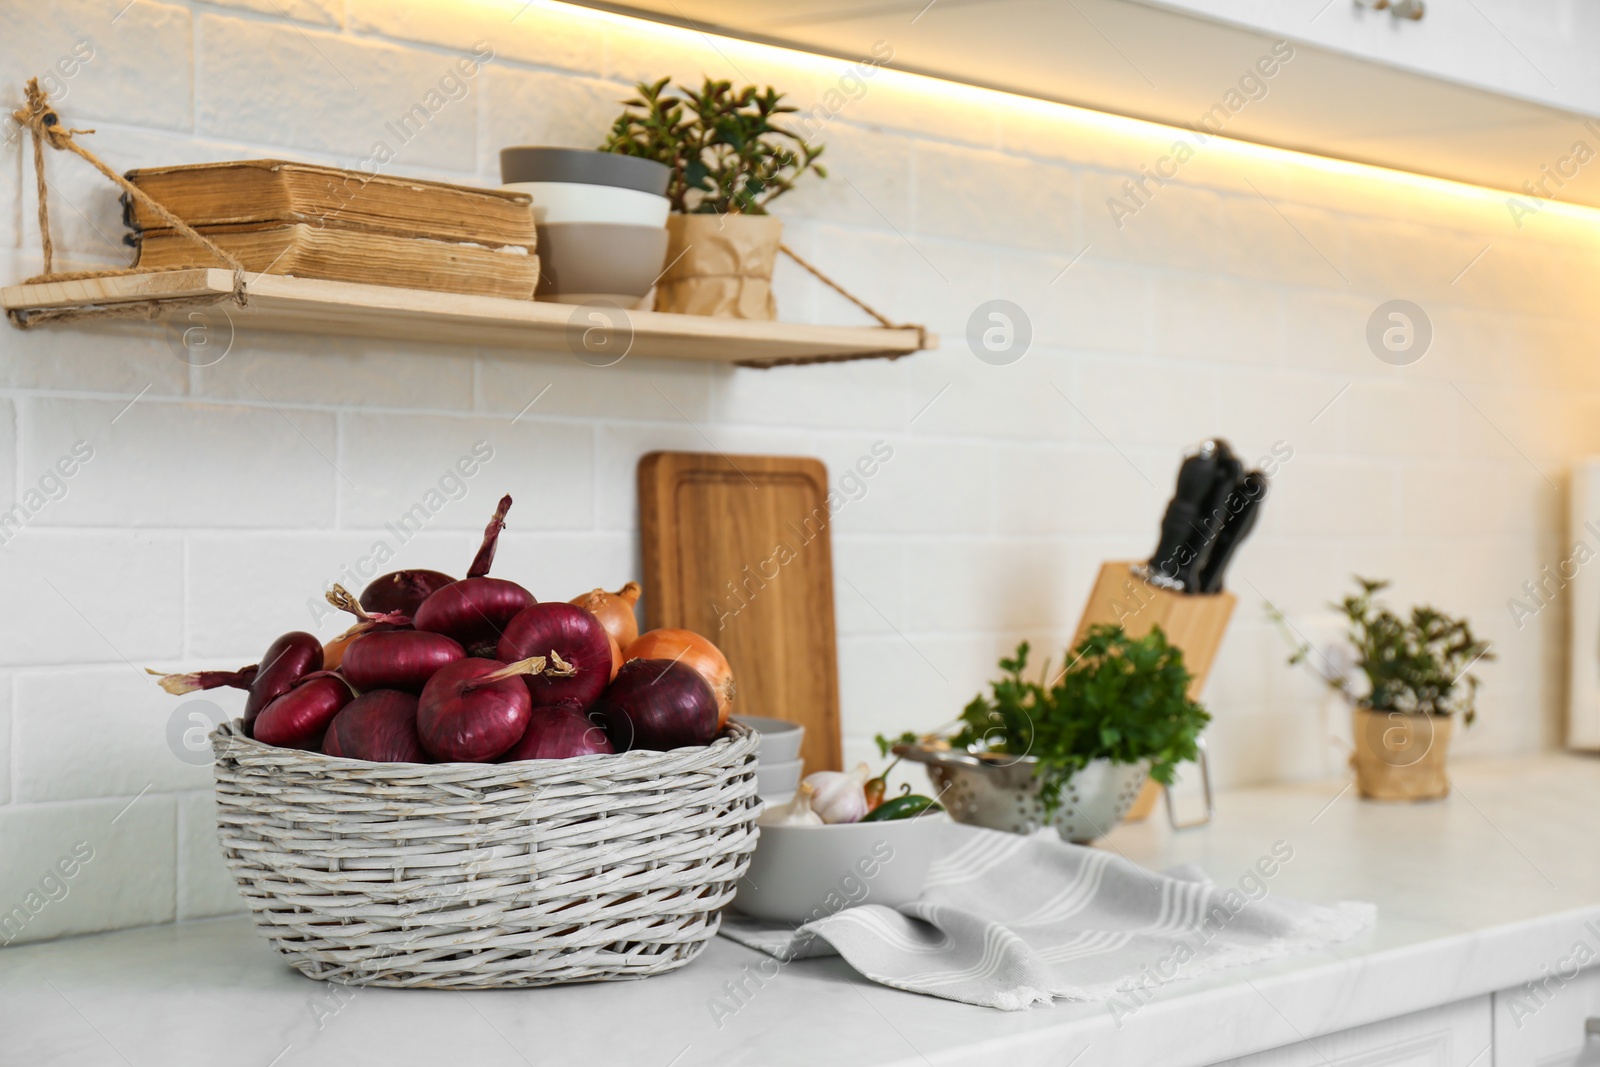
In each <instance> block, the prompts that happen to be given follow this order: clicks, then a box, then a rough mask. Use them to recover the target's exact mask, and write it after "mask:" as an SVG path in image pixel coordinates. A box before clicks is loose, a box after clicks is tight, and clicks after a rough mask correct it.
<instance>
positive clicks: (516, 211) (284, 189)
mask: <svg viewBox="0 0 1600 1067" xmlns="http://www.w3.org/2000/svg"><path fill="white" fill-rule="evenodd" d="M127 178H128V180H129V181H131V182H133V184H135V185H137V186H138V187H139V188H140V189H142V190H144V192H146V193H148V194H149V195H150V197H151V198H152V199H153V200H155V201H156V202H157V203H159V204H161V205H162V206H163V207H165V208H166V209H167V210H168V211H171V212H172V213H173V214H174V215H176V216H178V218H180V219H182V220H183V221H184V222H186V223H188V224H189V225H191V226H194V227H196V228H201V227H208V226H238V225H244V224H247V223H267V222H271V223H289V222H302V223H308V224H312V225H317V226H322V227H327V228H340V229H346V228H348V229H374V230H383V231H387V232H391V233H401V234H405V235H407V236H417V237H432V238H436V239H438V240H443V241H474V242H477V243H479V244H486V245H523V246H525V247H527V248H529V249H531V248H533V247H534V245H535V243H536V240H537V238H536V235H535V232H534V220H533V203H532V200H531V198H530V197H529V196H528V195H527V194H526V193H515V192H510V191H508V190H504V189H479V188H475V187H472V186H467V185H451V184H449V183H447V182H433V181H424V180H422V179H420V178H397V177H391V176H389V175H385V174H378V175H374V174H369V173H367V172H366V171H359V170H342V169H340V168H338V167H322V166H316V165H313V164H309V163H291V162H288V161H286V160H281V159H249V160H244V161H241V162H231V163H198V164H192V165H187V166H179V167H148V168H144V169H142V170H132V171H129V172H128V174H127ZM123 204H124V216H125V218H126V220H127V223H128V226H129V227H130V228H131V229H133V230H134V231H135V233H138V232H142V231H145V230H157V229H162V228H165V227H166V223H165V222H163V221H162V220H161V219H160V218H159V217H158V216H156V215H154V214H152V213H151V211H150V209H149V208H148V207H146V206H145V205H144V204H142V203H140V202H139V201H138V200H136V199H134V198H133V197H130V196H124V197H123Z"/></svg>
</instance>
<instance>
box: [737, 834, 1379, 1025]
mask: <svg viewBox="0 0 1600 1067" xmlns="http://www.w3.org/2000/svg"><path fill="white" fill-rule="evenodd" d="M941 845H942V848H941V857H942V858H940V859H938V860H936V861H934V864H933V866H932V868H931V869H930V870H929V872H928V880H927V883H926V885H925V887H924V888H923V891H922V896H921V897H920V898H919V899H918V900H917V901H916V902H914V903H912V904H908V905H905V906H902V907H900V908H888V907H884V906H882V905H877V904H872V903H871V902H870V901H871V895H870V887H869V889H868V895H867V898H866V902H865V903H862V904H861V905H860V906H857V907H848V908H843V909H842V910H838V911H834V912H833V913H832V914H826V915H824V916H823V917H822V918H819V919H817V920H815V921H812V922H809V923H806V924H805V925H803V926H801V927H799V928H798V929H795V928H791V927H786V926H774V925H773V924H771V923H766V922H762V921H759V920H754V919H751V918H749V917H746V916H742V915H739V914H738V913H737V912H734V911H731V910H730V911H729V912H727V913H726V914H725V915H724V916H723V923H722V931H721V932H722V934H723V936H725V937H730V938H732V939H733V940H735V941H737V942H739V943H741V944H744V945H748V946H750V947H751V948H756V949H760V950H761V951H763V952H766V953H768V954H769V955H772V956H775V957H777V958H778V959H779V960H785V961H786V960H789V959H801V958H805V957H808V956H821V955H833V954H835V953H837V954H839V955H842V956H843V957H844V958H845V960H846V961H847V962H848V963H849V964H850V965H851V966H852V967H854V968H855V969H856V970H858V971H860V972H861V973H862V974H863V975H865V976H866V977H868V978H870V979H872V980H873V981H875V982H881V983H883V984H884V985H888V986H894V987H895V988H897V989H907V990H911V991H912V992H916V993H927V994H930V995H932V996H936V997H944V998H946V999H948V1000H958V1001H962V1002H964V1003H967V1004H981V1005H985V1006H987V1007H992V1008H1002V1009H1005V1010H1017V1009H1020V1008H1027V1007H1030V1006H1032V1005H1034V1004H1045V1003H1049V1002H1050V1001H1051V1000H1052V998H1055V997H1066V998H1069V999H1073V1000H1105V1001H1109V1002H1110V1003H1109V1007H1110V1010H1111V1011H1112V1013H1113V1014H1114V1015H1117V1016H1118V1019H1119V1021H1120V1020H1121V1018H1122V1017H1123V1016H1124V1015H1129V1014H1132V1013H1133V1012H1134V1011H1137V1010H1138V1008H1139V1006H1141V1005H1142V1004H1144V1003H1146V1002H1147V1001H1148V1000H1149V999H1150V998H1151V997H1152V996H1153V995H1154V993H1155V990H1156V989H1158V988H1159V987H1161V986H1163V985H1165V984H1166V983H1168V982H1172V981H1182V980H1185V979H1189V978H1193V977H1196V976H1197V975H1201V974H1206V973H1209V972H1212V971H1215V970H1218V969H1219V968H1223V967H1236V966H1239V965H1241V964H1247V963H1255V962H1259V961H1262V960H1268V959H1275V958H1277V957H1280V956H1287V955H1289V954H1291V953H1295V952H1306V951H1311V950H1314V949H1318V948H1323V947H1325V946H1327V945H1330V944H1332V943H1334V942H1337V941H1343V940H1345V939H1346V938H1349V937H1352V936H1354V935H1355V934H1357V933H1359V932H1361V931H1362V930H1364V929H1366V928H1367V927H1368V926H1370V925H1371V923H1372V920H1373V914H1374V912H1373V908H1372V906H1371V905H1369V904H1354V903H1343V904H1339V905H1336V906H1334V907H1324V906H1322V905H1318V904H1309V903H1306V902H1304V901H1298V900H1290V899H1287V898H1284V897H1281V896H1279V895H1278V894H1276V893H1275V892H1274V891H1273V888H1272V883H1273V880H1274V879H1275V878H1276V877H1277V875H1278V874H1279V872H1280V871H1281V870H1282V869H1283V867H1284V866H1286V865H1289V864H1292V863H1293V862H1294V849H1293V847H1292V846H1291V845H1289V844H1288V843H1287V842H1283V841H1279V842H1275V843H1273V844H1272V845H1271V846H1270V847H1269V848H1267V849H1265V850H1264V851H1263V853H1262V856H1261V857H1260V858H1259V859H1258V860H1257V861H1256V862H1255V863H1253V864H1252V865H1251V866H1250V867H1249V868H1248V869H1246V870H1243V871H1239V872H1235V873H1233V876H1232V878H1231V880H1229V881H1224V882H1221V883H1217V882H1212V881H1211V880H1210V879H1208V878H1207V877H1206V876H1205V875H1204V874H1202V873H1201V872H1200V871H1199V870H1198V869H1196V868H1193V867H1188V868H1177V869H1174V870H1171V871H1167V872H1165V873H1161V874H1158V873H1156V872H1153V871H1147V870H1145V869H1144V868H1142V867H1138V866H1136V865H1134V864H1132V863H1129V862H1128V861H1127V860H1124V859H1122V858H1121V857H1120V856H1118V855H1116V854H1115V853H1113V852H1107V851H1103V850H1101V849H1094V848H1084V847H1081V846H1078V845H1069V844H1067V843H1065V842H1063V841H1062V840H1061V839H1060V838H1059V837H1058V836H1057V835H1056V834H1055V833H1054V831H1051V830H1042V831H1040V832H1038V833H1035V834H1033V835H1031V836H1026V837H1024V836H1021V835H1017V834H1008V833H1002V832H1000V831H997V830H984V829H980V828H977V827H972V826H961V825H958V824H955V823H952V824H950V825H949V826H947V827H946V828H945V838H944V840H943V841H942V842H941ZM1216 873H1218V874H1219V875H1224V876H1226V874H1227V873H1228V872H1216Z"/></svg>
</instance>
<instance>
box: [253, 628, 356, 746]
mask: <svg viewBox="0 0 1600 1067" xmlns="http://www.w3.org/2000/svg"><path fill="white" fill-rule="evenodd" d="M318 647H319V648H320V647H321V646H320V645H319V646H318ZM354 696H355V694H354V693H352V692H351V691H350V686H349V685H347V684H346V683H345V680H344V679H343V678H341V677H339V676H338V675H337V674H334V673H333V672H332V671H315V672H313V673H311V674H308V675H306V676H305V677H303V678H301V679H299V680H298V681H297V682H295V683H294V686H293V687H292V688H291V689H290V690H289V691H288V692H286V693H284V694H283V695H282V696H280V697H278V698H277V699H276V700H274V701H273V702H272V703H270V704H268V705H267V706H266V707H264V708H262V709H261V714H260V715H259V716H258V717H257V718H256V722H255V734H254V736H255V739H256V740H257V741H260V742H261V743H263V744H267V745H277V746H278V747H279V748H304V749H308V750H310V751H312V752H320V751H322V737H323V734H324V733H325V732H326V731H327V729H328V724H329V723H330V722H332V721H333V717H334V716H335V715H337V714H339V709H341V708H343V707H344V706H345V705H346V704H348V703H350V700H351V698H352V697H354Z"/></svg>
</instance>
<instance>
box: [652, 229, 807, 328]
mask: <svg viewBox="0 0 1600 1067" xmlns="http://www.w3.org/2000/svg"><path fill="white" fill-rule="evenodd" d="M782 239H783V220H782V219H777V218H774V217H772V216H771V215H673V216H671V217H669V218H668V219H667V264H668V266H667V269H666V271H665V272H663V273H662V275H661V279H660V281H658V282H657V283H656V310H657V311H671V312H674V313H676V314H679V315H712V316H715V317H718V318H724V319H775V318H777V317H778V305H777V301H775V300H774V299H773V298H772V267H773V264H774V263H776V262H777V258H778V244H779V243H780V242H781V241H782Z"/></svg>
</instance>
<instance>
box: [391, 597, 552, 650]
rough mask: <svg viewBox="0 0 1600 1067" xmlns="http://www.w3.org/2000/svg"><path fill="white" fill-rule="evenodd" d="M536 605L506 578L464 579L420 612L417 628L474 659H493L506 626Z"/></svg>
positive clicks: (419, 610)
mask: <svg viewBox="0 0 1600 1067" xmlns="http://www.w3.org/2000/svg"><path fill="white" fill-rule="evenodd" d="M533 603H534V599H533V594H532V593H530V592H528V591H527V590H526V589H524V588H522V586H520V585H518V584H517V583H516V582H508V581H506V580H505V579H503V578H463V579H461V581H459V582H454V583H452V584H450V585H447V586H445V587H444V588H443V589H440V590H439V591H438V592H436V593H434V594H433V595H432V596H430V597H429V598H428V599H427V600H424V601H423V602H422V606H421V607H420V608H418V609H417V614H416V618H415V620H414V621H415V623H416V627H417V629H419V630H426V631H428V632H430V633H436V634H444V635H445V636H447V637H451V638H454V639H455V640H456V641H458V642H460V643H461V645H462V646H463V647H464V648H466V649H467V651H468V653H470V654H471V655H474V656H479V655H485V654H487V655H491V656H492V655H494V653H495V647H496V646H497V645H499V643H500V638H501V636H502V635H503V634H504V632H505V628H506V626H507V624H509V623H510V622H511V620H512V619H514V618H516V617H517V614H518V613H519V612H521V611H523V610H525V609H527V608H528V607H530V606H531V605H532V604H533Z"/></svg>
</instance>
